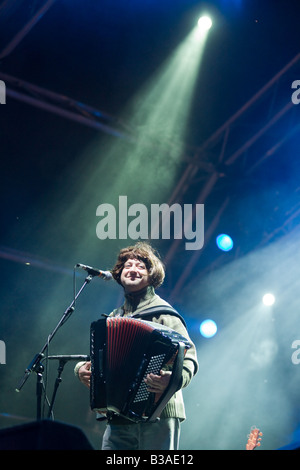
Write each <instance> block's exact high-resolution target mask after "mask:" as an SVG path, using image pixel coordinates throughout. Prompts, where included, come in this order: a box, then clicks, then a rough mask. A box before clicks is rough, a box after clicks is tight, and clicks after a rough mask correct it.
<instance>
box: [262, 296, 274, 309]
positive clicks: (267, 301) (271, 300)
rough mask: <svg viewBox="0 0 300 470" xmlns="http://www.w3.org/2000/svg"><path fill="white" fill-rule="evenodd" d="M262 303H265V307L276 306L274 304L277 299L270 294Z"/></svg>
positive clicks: (264, 297)
mask: <svg viewBox="0 0 300 470" xmlns="http://www.w3.org/2000/svg"><path fill="white" fill-rule="evenodd" d="M262 301H263V303H264V305H267V306H268V307H270V306H271V305H273V304H274V302H275V297H274V295H273V294H270V293H268V294H265V295H264V296H263V299H262Z"/></svg>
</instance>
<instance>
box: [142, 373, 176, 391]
mask: <svg viewBox="0 0 300 470" xmlns="http://www.w3.org/2000/svg"><path fill="white" fill-rule="evenodd" d="M171 375H172V372H170V371H165V370H161V371H160V375H155V374H148V375H147V377H146V378H145V379H144V380H145V383H146V384H147V387H148V391H149V392H153V393H163V392H164V391H165V389H166V388H167V386H168V385H169V382H170V378H171Z"/></svg>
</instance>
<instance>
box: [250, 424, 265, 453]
mask: <svg viewBox="0 0 300 470" xmlns="http://www.w3.org/2000/svg"><path fill="white" fill-rule="evenodd" d="M262 435H263V434H262V432H261V431H260V430H259V429H258V428H257V427H256V426H252V428H251V429H250V434H249V435H248V441H247V444H246V450H254V449H255V448H256V447H259V446H260V444H261V437H262Z"/></svg>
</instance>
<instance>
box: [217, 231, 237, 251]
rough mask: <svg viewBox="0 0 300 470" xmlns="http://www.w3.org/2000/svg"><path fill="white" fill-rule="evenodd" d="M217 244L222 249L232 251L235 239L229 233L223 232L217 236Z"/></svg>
mask: <svg viewBox="0 0 300 470" xmlns="http://www.w3.org/2000/svg"><path fill="white" fill-rule="evenodd" d="M216 242H217V246H218V248H220V250H222V251H230V250H231V249H232V248H233V241H232V238H231V237H230V236H229V235H226V234H225V233H222V234H220V235H218V236H217V239H216Z"/></svg>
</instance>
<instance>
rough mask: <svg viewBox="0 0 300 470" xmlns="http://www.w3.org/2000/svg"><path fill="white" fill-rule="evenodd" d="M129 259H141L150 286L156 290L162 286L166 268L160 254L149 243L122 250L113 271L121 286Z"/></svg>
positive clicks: (137, 244) (139, 243)
mask: <svg viewBox="0 0 300 470" xmlns="http://www.w3.org/2000/svg"><path fill="white" fill-rule="evenodd" d="M128 259H139V260H141V261H143V263H145V266H146V268H147V271H148V273H149V280H150V282H149V284H150V285H151V286H153V287H154V288H156V287H159V286H161V285H162V283H163V282H164V278H165V268H164V265H163V263H162V261H161V259H160V257H159V254H158V253H157V251H156V250H155V249H154V248H152V246H151V245H149V243H146V242H138V243H136V244H135V245H133V246H127V247H126V248H122V249H121V250H120V252H119V255H118V259H117V262H116V264H115V266H114V267H113V269H112V270H111V273H112V275H113V278H114V279H115V280H116V281H117V282H118V283H119V284H121V280H120V279H121V273H122V270H123V267H124V264H125V263H126V261H127V260H128Z"/></svg>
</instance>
